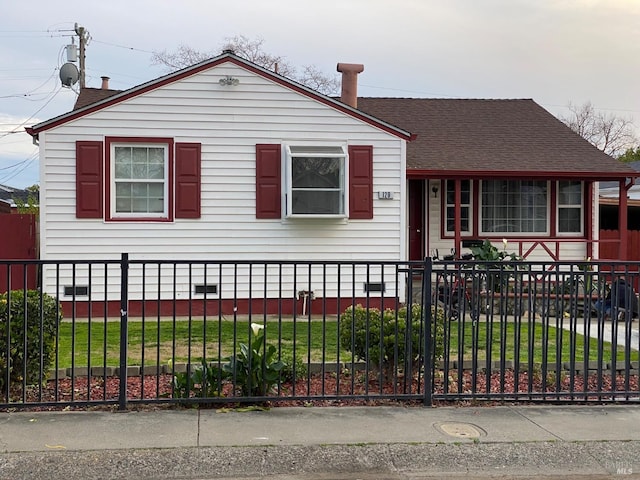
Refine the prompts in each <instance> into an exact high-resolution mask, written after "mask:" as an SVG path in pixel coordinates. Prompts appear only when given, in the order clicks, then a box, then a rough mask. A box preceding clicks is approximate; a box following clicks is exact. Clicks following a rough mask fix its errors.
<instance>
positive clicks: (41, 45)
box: [0, 0, 640, 187]
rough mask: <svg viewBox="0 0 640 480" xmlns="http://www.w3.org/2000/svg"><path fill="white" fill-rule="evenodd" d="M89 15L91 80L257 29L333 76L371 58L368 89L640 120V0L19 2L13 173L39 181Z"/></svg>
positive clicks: (155, 72) (363, 87) (5, 33)
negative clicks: (36, 133) (44, 134)
mask: <svg viewBox="0 0 640 480" xmlns="http://www.w3.org/2000/svg"><path fill="white" fill-rule="evenodd" d="M76 22H77V23H78V24H79V25H81V26H83V27H85V28H86V29H87V30H88V31H89V33H90V36H91V41H90V43H89V46H88V48H87V86H88V87H96V88H99V87H100V77H101V76H102V75H106V76H109V77H111V80H110V87H111V88H114V89H126V88H129V87H132V86H134V85H138V84H140V83H143V82H145V81H148V80H151V79H154V78H156V77H158V76H161V75H162V74H164V73H166V71H165V70H163V68H162V67H160V66H153V65H151V61H150V58H151V52H153V51H161V50H168V51H172V50H175V49H176V47H178V45H180V44H184V45H188V46H191V47H194V48H198V49H200V50H204V51H209V52H213V53H219V52H220V49H221V46H222V44H223V43H224V40H225V38H228V37H232V36H234V35H245V36H247V37H250V38H262V39H263V40H264V49H265V50H266V51H268V52H271V53H274V54H278V55H282V56H284V57H286V59H287V60H288V61H289V62H290V63H291V64H293V65H297V66H302V65H310V64H312V65H315V66H316V67H318V68H319V69H320V70H322V71H324V72H326V73H327V74H331V75H333V74H334V72H335V69H336V63H337V62H350V63H363V64H364V65H365V70H364V73H362V74H361V75H360V77H359V90H358V94H359V95H361V96H390V97H436V98H532V99H533V100H535V101H536V102H537V103H539V104H540V105H542V106H543V107H544V108H546V109H547V110H549V111H550V112H551V113H553V114H554V115H558V114H565V113H566V106H567V104H568V103H569V102H572V103H574V104H577V105H581V104H583V103H585V102H588V101H590V102H591V103H592V104H593V105H594V107H595V108H596V109H598V110H599V111H603V112H605V113H610V114H613V115H616V116H621V117H625V118H632V119H633V120H634V122H635V124H636V126H640V88H639V87H638V86H639V85H640V0H322V1H319V0H315V1H307V0H268V1H266V0H231V1H222V0H180V1H175V0H127V1H123V0H103V1H95V0H90V1H85V2H67V3H65V2H52V1H51V0H31V1H6V2H3V5H2V14H1V17H0V58H1V59H2V60H3V62H2V65H0V184H5V185H11V186H14V187H25V186H28V185H32V184H34V183H37V182H38V181H39V178H38V154H37V147H36V146H34V145H33V144H32V142H31V138H30V137H29V135H27V134H26V133H24V128H23V127H24V126H31V125H34V124H36V123H38V122H40V121H43V120H47V119H49V118H52V117H54V116H56V115H59V114H61V113H64V112H67V111H69V110H70V109H71V108H72V106H73V103H74V101H75V98H76V93H75V92H74V91H73V90H70V89H67V88H61V86H60V81H59V78H58V69H59V68H60V66H61V65H62V64H63V63H64V62H65V61H66V58H65V57H64V54H63V53H64V52H63V49H64V47H65V45H67V44H68V43H70V39H71V36H72V34H73V27H74V23H76ZM76 43H77V41H76ZM13 131H17V132H18V133H11V132H13ZM523 160H525V159H523Z"/></svg>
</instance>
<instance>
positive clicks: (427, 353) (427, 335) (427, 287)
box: [422, 257, 434, 407]
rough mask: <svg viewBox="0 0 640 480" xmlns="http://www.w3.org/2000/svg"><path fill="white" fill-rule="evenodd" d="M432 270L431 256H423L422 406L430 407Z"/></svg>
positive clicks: (431, 380) (431, 399)
mask: <svg viewBox="0 0 640 480" xmlns="http://www.w3.org/2000/svg"><path fill="white" fill-rule="evenodd" d="M432 270H433V265H432V260H431V257H425V259H424V269H423V272H422V315H423V316H424V348H423V350H422V351H423V352H424V355H423V357H424V360H423V365H422V367H423V369H424V406H425V407H430V406H431V405H432V404H433V398H432V395H433V375H432V369H433V361H434V349H433V348H432V344H433V337H432V335H431V330H432V328H433V325H434V322H433V318H432V310H431V298H432V295H431V271H432Z"/></svg>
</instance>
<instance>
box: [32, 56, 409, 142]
mask: <svg viewBox="0 0 640 480" xmlns="http://www.w3.org/2000/svg"><path fill="white" fill-rule="evenodd" d="M224 63H232V64H234V65H237V66H239V67H241V68H244V69H246V70H248V71H250V72H253V73H255V74H257V75H260V76H262V77H264V78H266V79H268V80H271V81H273V82H275V83H278V84H280V85H283V86H285V87H287V88H290V89H292V90H294V91H297V92H298V93H301V94H303V95H305V96H307V97H309V98H311V99H313V100H315V101H318V102H320V103H323V104H325V105H328V106H330V107H333V108H335V109H336V110H339V111H341V112H343V113H345V114H347V115H350V116H351V117H355V118H357V119H359V120H362V121H364V122H366V123H368V124H371V125H373V126H375V127H378V128H380V129H382V130H384V131H386V132H388V133H391V134H393V135H396V136H398V137H400V138H402V139H404V140H411V139H412V135H411V133H409V131H405V130H403V129H401V128H399V127H397V126H395V125H393V124H391V123H387V122H385V121H383V120H380V119H378V118H375V117H373V116H371V115H368V114H367V113H364V112H362V111H360V110H358V109H356V108H353V107H351V106H349V105H347V104H345V103H342V102H341V101H339V100H336V99H334V98H331V97H328V96H326V95H323V94H321V93H319V92H317V91H315V90H313V89H311V88H309V87H306V86H305V85H302V84H300V83H297V82H295V81H293V80H290V79H288V78H286V77H283V76H282V75H278V74H277V73H274V72H272V71H270V70H267V69H265V68H263V67H261V66H259V65H257V64H255V63H252V62H250V61H249V60H245V59H244V58H241V57H239V56H237V55H235V54H234V53H231V52H230V51H225V52H224V53H223V54H222V55H219V56H217V57H214V58H211V59H208V60H205V61H203V62H200V63H197V64H195V65H192V66H190V67H187V68H183V69H182V70H178V71H176V72H173V73H170V74H168V75H165V76H163V77H159V78H157V79H155V80H151V81H149V82H146V83H143V84H141V85H138V86H136V87H132V88H130V89H128V90H122V91H117V90H105V91H103V92H100V93H98V92H96V90H98V89H91V90H90V91H89V92H87V93H86V94H84V95H83V96H82V99H81V98H80V97H78V99H77V101H76V105H75V107H74V108H75V109H74V110H72V111H70V112H68V113H65V114H63V115H59V116H57V117H54V118H52V119H49V120H46V121H44V122H41V123H38V124H37V125H34V126H33V127H28V128H26V131H27V133H29V134H30V135H32V136H34V137H35V136H37V135H38V134H39V133H40V132H44V131H46V130H49V129H51V128H54V127H57V126H59V125H63V124H65V123H67V122H69V121H71V120H75V119H77V118H81V117H83V116H85V115H88V114H90V113H93V112H96V111H98V110H101V109H103V108H106V107H108V106H111V105H115V104H117V103H120V102H123V101H126V100H128V99H130V98H134V97H137V96H138V95H142V94H144V93H146V92H149V91H151V90H154V89H156V88H160V87H162V86H165V85H167V84H171V83H174V82H177V81H180V80H181V79H183V78H186V77H189V76H191V75H195V74H197V73H199V72H202V71H204V70H207V69H210V68H213V67H216V66H218V65H221V64H224ZM106 92H110V93H111V92H112V93H111V94H107V93H106Z"/></svg>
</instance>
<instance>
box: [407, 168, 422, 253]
mask: <svg viewBox="0 0 640 480" xmlns="http://www.w3.org/2000/svg"><path fill="white" fill-rule="evenodd" d="M424 238H425V237H424V180H409V260H424V256H425V253H424V243H425V242H424Z"/></svg>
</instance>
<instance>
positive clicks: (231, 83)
mask: <svg viewBox="0 0 640 480" xmlns="http://www.w3.org/2000/svg"><path fill="white" fill-rule="evenodd" d="M218 83H219V84H220V85H226V86H228V87H235V86H236V85H238V84H239V83H240V80H238V79H237V78H234V77H232V76H231V75H227V76H226V77H223V78H221V79H220V80H218Z"/></svg>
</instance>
